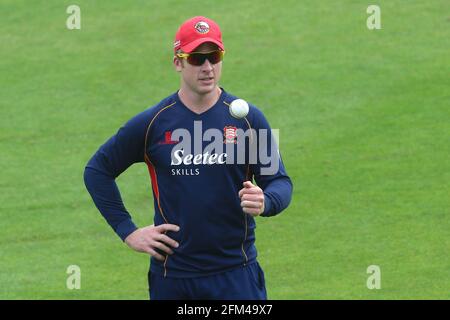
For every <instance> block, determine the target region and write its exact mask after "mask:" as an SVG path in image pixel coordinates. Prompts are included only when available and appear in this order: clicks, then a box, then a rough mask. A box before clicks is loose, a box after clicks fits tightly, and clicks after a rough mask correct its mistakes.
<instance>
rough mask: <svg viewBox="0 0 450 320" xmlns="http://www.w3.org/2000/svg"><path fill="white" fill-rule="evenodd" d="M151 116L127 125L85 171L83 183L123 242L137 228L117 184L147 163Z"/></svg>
mask: <svg viewBox="0 0 450 320" xmlns="http://www.w3.org/2000/svg"><path fill="white" fill-rule="evenodd" d="M147 122H148V116H146V113H145V112H144V113H141V114H139V115H137V116H136V117H134V118H133V119H131V120H130V121H128V122H127V123H126V124H125V125H124V126H122V127H121V128H120V129H119V131H118V132H117V133H116V134H115V135H114V136H112V137H111V138H110V139H109V140H108V141H106V143H105V144H103V145H102V146H101V147H100V148H99V149H98V150H97V152H96V153H95V154H94V155H93V156H92V158H91V159H90V160H89V162H88V163H87V165H86V168H85V170H84V183H85V185H86V189H87V190H88V192H89V193H90V195H91V197H92V200H93V201H94V203H95V205H96V207H97V208H98V210H99V211H100V213H101V214H102V215H103V217H104V218H105V219H106V221H107V222H108V224H109V225H110V226H111V227H112V229H113V230H114V231H115V232H116V233H117V235H118V236H119V237H120V238H121V239H122V240H123V241H124V240H125V238H126V237H127V236H128V235H129V234H131V233H132V232H134V231H135V230H136V229H137V227H136V225H135V224H134V223H133V221H132V219H131V216H130V214H129V213H128V211H127V210H126V208H125V206H124V204H123V201H122V198H121V196H120V192H119V189H118V187H117V184H116V182H115V178H117V177H118V176H119V175H120V174H121V173H122V172H123V171H125V170H126V169H127V168H128V167H130V166H131V165H132V164H134V163H138V162H143V161H144V144H145V135H146V130H147Z"/></svg>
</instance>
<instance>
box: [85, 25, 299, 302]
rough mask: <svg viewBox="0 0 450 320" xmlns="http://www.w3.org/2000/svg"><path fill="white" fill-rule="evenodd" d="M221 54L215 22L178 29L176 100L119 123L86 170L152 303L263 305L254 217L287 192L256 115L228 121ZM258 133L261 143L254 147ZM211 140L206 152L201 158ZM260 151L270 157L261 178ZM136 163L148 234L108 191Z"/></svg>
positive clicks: (279, 203)
mask: <svg viewBox="0 0 450 320" xmlns="http://www.w3.org/2000/svg"><path fill="white" fill-rule="evenodd" d="M223 55H224V45H223V42H222V35H221V31H220V29H219V26H218V25H217V24H216V23H215V22H214V21H212V20H210V19H208V18H205V17H194V18H191V19H189V20H187V21H186V22H184V23H183V24H182V25H181V26H180V28H179V30H178V32H177V33H176V38H175V43H174V58H173V63H174V67H175V69H176V71H177V72H179V73H180V75H181V85H180V89H179V91H177V92H176V93H174V94H172V95H170V96H169V97H167V98H165V99H164V100H162V101H161V102H160V103H158V104H157V105H155V106H154V107H152V108H149V109H147V110H145V111H144V112H142V113H140V114H139V115H137V116H135V117H134V118H132V119H131V120H130V121H129V122H127V123H126V124H125V125H124V126H123V127H122V128H120V130H119V131H118V132H117V134H116V135H114V136H113V137H111V138H110V139H109V140H108V141H107V142H106V143H105V144H104V145H102V146H101V147H100V149H99V150H98V151H97V152H96V153H95V155H94V156H93V157H92V158H91V159H90V161H89V163H88V164H87V166H86V169H85V175H84V178H85V183H86V187H87V189H88V191H89V192H90V194H91V196H92V198H93V200H94V202H95V204H96V206H97V207H98V209H99V210H100V212H101V213H102V215H103V216H104V217H105V219H106V220H107V222H108V223H109V224H110V226H111V227H112V228H113V229H114V231H115V232H116V233H117V234H118V235H119V236H120V237H121V239H122V240H123V241H125V243H126V244H127V245H128V246H129V247H131V248H132V249H134V250H136V251H139V252H145V253H148V254H149V255H151V267H150V271H149V274H148V280H149V287H150V298H151V299H267V294H266V289H265V280H264V274H263V271H262V269H261V267H260V266H259V264H258V262H257V261H256V249H255V245H254V242H255V234H254V229H255V221H254V217H256V216H259V215H261V216H273V215H276V214H278V213H279V212H281V211H282V210H283V209H284V208H286V207H287V206H288V204H289V202H290V200H291V195H292V183H291V180H290V179H289V177H288V176H287V174H286V171H285V169H284V166H283V163H282V161H281V158H280V157H279V153H278V150H277V149H276V148H275V152H273V147H274V146H275V145H274V139H273V137H272V136H271V133H270V127H269V124H268V123H267V120H266V119H265V118H264V116H263V114H262V113H261V111H259V110H258V109H257V108H256V107H254V106H252V105H250V110H249V113H248V115H247V116H246V117H245V118H241V119H237V118H234V117H232V116H231V115H230V112H229V107H230V103H231V102H232V101H233V100H235V99H236V97H234V96H232V95H231V94H229V93H227V92H225V90H224V89H223V88H221V87H219V86H218V83H219V80H220V76H221V71H222V59H223ZM219 130H220V131H219ZM249 130H250V134H248V132H249ZM251 130H253V131H251ZM217 131H219V134H220V136H218V137H217ZM243 132H245V134H242V133H243ZM252 132H254V133H255V134H254V135H253V133H252ZM259 132H268V137H266V139H265V140H264V139H259V140H258V138H261V137H263V134H260V133H259ZM214 133H216V135H215V137H216V139H215V140H214V142H215V143H214V146H215V147H214V148H209V149H208V146H210V145H211V144H212V143H210V141H211V140H213V139H212V137H213V136H214ZM244 135H245V137H246V139H244V140H239V138H240V137H243V136H244ZM208 136H209V138H208ZM199 137H200V140H199ZM238 140H239V143H238ZM192 146H194V150H192ZM240 146H241V147H242V146H244V147H243V148H240ZM252 146H257V153H258V154H257V155H256V156H254V155H255V152H253V154H252V152H251V151H250V149H251V147H252ZM264 148H267V149H270V150H272V151H271V152H269V153H270V158H271V159H272V162H271V163H270V164H271V165H273V164H275V170H272V171H273V172H271V173H270V174H267V172H266V173H264V170H265V169H267V166H268V163H267V162H266V163H264V164H263V161H262V158H261V156H260V153H261V151H262V149H264ZM219 149H222V150H219ZM223 149H225V152H224V150H223ZM255 150H256V149H253V151H255ZM245 152H248V154H247V155H245V156H244V157H241V156H242V154H243V153H245ZM253 156H254V157H253ZM239 158H240V159H241V161H240V162H239ZM252 159H253V160H252ZM255 159H256V160H255ZM138 162H145V163H146V164H147V166H148V169H149V173H150V177H151V183H152V189H153V197H154V207H155V216H154V225H151V226H146V227H143V228H138V227H136V225H135V224H134V223H133V221H132V218H131V216H130V215H129V214H128V212H127V210H126V209H125V207H124V205H123V203H122V200H121V197H120V193H119V190H118V188H117V185H116V183H115V178H116V177H117V176H119V175H120V174H121V173H122V172H123V171H125V170H126V169H127V168H128V167H129V166H131V165H132V164H134V163H138ZM270 164H269V165H270ZM253 177H254V178H255V181H256V183H257V185H256V184H254V183H253V182H252V181H253Z"/></svg>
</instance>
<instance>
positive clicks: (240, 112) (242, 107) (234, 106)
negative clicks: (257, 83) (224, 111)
mask: <svg viewBox="0 0 450 320" xmlns="http://www.w3.org/2000/svg"><path fill="white" fill-rule="evenodd" d="M248 109H249V108H248V103H247V101H245V100H242V99H236V100H233V102H231V105H230V113H231V115H232V116H233V117H235V118H237V119H242V118H244V117H245V116H246V115H247V114H248Z"/></svg>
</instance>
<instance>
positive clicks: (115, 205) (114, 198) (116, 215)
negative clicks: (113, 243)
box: [84, 167, 137, 241]
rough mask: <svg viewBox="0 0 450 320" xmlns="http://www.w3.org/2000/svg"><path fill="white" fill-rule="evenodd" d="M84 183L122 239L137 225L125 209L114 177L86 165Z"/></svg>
mask: <svg viewBox="0 0 450 320" xmlns="http://www.w3.org/2000/svg"><path fill="white" fill-rule="evenodd" d="M84 183H85V185H86V188H87V190H88V191H89V193H90V195H91V197H92V200H93V201H94V203H95V205H96V206H97V208H98V210H99V211H100V213H101V214H102V215H103V217H104V218H105V220H106V221H107V222H108V224H109V225H110V226H111V228H113V230H114V231H115V232H116V233H117V235H118V236H119V237H120V238H121V239H122V240H123V241H124V240H125V238H126V237H127V236H128V235H129V234H131V233H132V232H133V231H135V230H136V229H137V227H136V225H135V224H134V223H133V221H132V219H131V216H130V214H129V213H128V211H127V210H126V209H125V206H124V204H123V201H122V198H121V196H120V192H119V189H118V188H117V184H116V182H115V179H114V177H112V176H109V175H107V174H106V173H103V172H101V171H99V170H96V169H93V168H90V167H86V168H85V171H84Z"/></svg>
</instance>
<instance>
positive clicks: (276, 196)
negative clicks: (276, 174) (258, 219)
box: [261, 176, 293, 217]
mask: <svg viewBox="0 0 450 320" xmlns="http://www.w3.org/2000/svg"><path fill="white" fill-rule="evenodd" d="M292 189H293V188H292V182H291V180H290V179H289V177H287V176H284V177H280V178H277V179H274V180H272V181H271V182H270V183H269V184H268V185H267V186H266V187H265V188H264V212H263V213H262V214H261V216H263V217H270V216H274V215H277V214H279V213H280V212H281V211H283V210H284V209H286V208H287V206H288V205H289V203H290V202H291V198H292Z"/></svg>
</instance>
